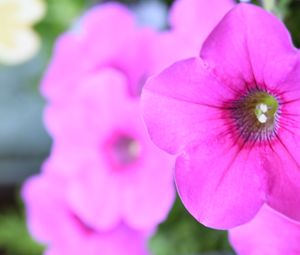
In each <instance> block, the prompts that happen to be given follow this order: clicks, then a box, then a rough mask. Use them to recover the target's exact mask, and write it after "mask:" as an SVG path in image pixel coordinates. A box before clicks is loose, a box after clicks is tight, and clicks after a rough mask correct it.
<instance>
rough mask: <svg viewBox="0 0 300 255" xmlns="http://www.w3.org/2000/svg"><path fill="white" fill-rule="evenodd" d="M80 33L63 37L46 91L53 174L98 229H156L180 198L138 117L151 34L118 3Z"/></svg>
mask: <svg viewBox="0 0 300 255" xmlns="http://www.w3.org/2000/svg"><path fill="white" fill-rule="evenodd" d="M80 26H81V28H80V32H79V34H76V35H74V34H71V35H70V34H66V35H65V36H62V37H61V39H60V42H59V44H58V47H57V51H56V52H55V56H54V59H53V61H52V64H51V65H50V68H49V70H48V72H47V74H46V78H45V80H44V82H43V85H42V89H43V93H44V95H46V96H47V98H48V100H49V101H50V103H49V105H48V106H47V108H46V113H45V122H46V126H47V128H48V130H49V132H50V134H51V135H52V137H53V139H54V145H53V149H52V153H51V156H50V161H51V162H52V163H51V164H53V167H51V170H50V171H56V172H59V173H60V174H62V175H65V176H67V178H68V180H69V184H68V188H67V193H68V195H67V197H68V200H69V201H70V206H71V207H72V209H73V210H74V211H76V212H77V214H78V215H79V216H80V217H81V218H82V219H84V221H85V222H87V223H88V224H89V225H91V226H93V227H94V228H96V229H99V230H103V229H110V228H112V227H114V226H116V225H118V224H119V222H120V221H124V222H126V224H128V225H129V226H131V227H133V228H136V229H147V228H153V227H155V226H156V225H157V224H159V223H160V222H162V221H163V220H164V219H165V218H166V217H167V214H168V212H169V210H170V208H171V206H172V204H173V201H174V197H175V190H174V183H173V171H172V168H173V164H174V160H173V158H172V157H170V156H169V155H168V154H167V153H165V152H164V151H162V150H160V149H158V148H157V147H156V146H155V145H154V144H153V143H152V141H151V140H150V138H149V136H148V133H147V131H146V128H145V126H144V123H143V121H142V118H141V114H140V110H139V100H140V98H139V96H138V94H139V93H138V87H139V86H141V82H142V81H143V80H144V79H145V78H146V77H147V75H146V74H147V72H148V71H147V70H148V69H150V66H151V63H152V62H151V61H152V60H151V58H150V57H149V58H148V55H150V54H151V51H150V50H149V48H148V47H150V45H151V42H152V41H151V40H148V39H149V38H150V37H151V36H150V37H148V35H149V34H151V33H152V32H151V33H148V32H149V31H150V30H149V29H143V28H140V27H138V26H136V24H135V23H134V19H133V17H132V14H131V13H130V12H129V11H128V10H127V9H126V8H125V7H122V6H121V5H118V4H115V3H113V4H104V5H102V6H99V7H96V8H95V9H94V10H91V11H90V12H89V13H88V14H86V15H85V17H84V18H83V20H82V22H81V25H80ZM152 35H153V34H152ZM151 38H152V37H151ZM145 75H146V76H145Z"/></svg>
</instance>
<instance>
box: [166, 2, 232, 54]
mask: <svg viewBox="0 0 300 255" xmlns="http://www.w3.org/2000/svg"><path fill="white" fill-rule="evenodd" d="M233 6H234V2H233V1H232V0H210V1H206V0H178V1H175V3H174V5H173V6H172V8H171V12H170V24H171V27H172V29H173V30H174V31H176V32H179V33H181V34H184V35H185V36H186V37H187V38H193V40H195V41H196V42H197V44H198V50H200V48H201V44H202V43H203V41H204V40H205V39H206V37H207V36H208V35H209V34H210V32H211V31H212V30H213V29H214V27H215V26H216V25H217V24H218V23H219V22H220V20H221V19H222V18H223V16H224V15H225V14H226V13H227V12H228V11H229V10H230V9H231V8H232V7H233ZM211 10H213V11H211ZM195 34H196V35H197V36H195ZM191 35H192V36H191Z"/></svg>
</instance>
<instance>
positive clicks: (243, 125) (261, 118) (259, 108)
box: [231, 90, 279, 141]
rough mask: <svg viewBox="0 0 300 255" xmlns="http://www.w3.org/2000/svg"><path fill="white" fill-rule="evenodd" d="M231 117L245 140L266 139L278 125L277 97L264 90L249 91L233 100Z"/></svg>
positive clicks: (272, 135)
mask: <svg viewBox="0 0 300 255" xmlns="http://www.w3.org/2000/svg"><path fill="white" fill-rule="evenodd" d="M231 109H232V117H233V119H234V122H235V123H236V125H237V129H238V130H239V132H240V137H243V138H244V139H245V140H247V141H248V140H260V141H261V140H268V139H270V138H272V137H274V136H275V134H276V131H277V126H278V123H277V122H278V114H279V113H278V112H279V102H278V99H277V98H276V97H275V96H273V95H271V94H269V93H268V92H265V91H260V90H255V91H250V92H248V93H247V94H246V95H244V96H242V97H241V98H240V99H238V100H237V101H234V102H233V107H231Z"/></svg>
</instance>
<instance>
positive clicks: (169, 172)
mask: <svg viewBox="0 0 300 255" xmlns="http://www.w3.org/2000/svg"><path fill="white" fill-rule="evenodd" d="M142 130H143V129H142ZM143 131H144V132H145V133H144V137H143V138H144V139H143V145H142V146H143V147H144V150H143V152H142V155H141V156H142V158H141V159H140V162H139V163H138V164H137V166H136V167H135V169H132V172H131V173H126V176H125V175H124V176H123V178H124V179H123V184H124V192H123V196H122V197H123V198H122V208H124V218H125V220H126V222H127V223H128V225H130V226H132V227H135V228H138V229H150V228H153V227H155V226H157V225H158V224H160V223H162V222H163V221H164V220H165V219H166V218H167V216H168V212H169V211H170V209H171V207H172V205H173V202H174V199H175V185H174V178H173V167H174V158H173V157H171V156H170V155H168V154H167V153H165V152H164V151H162V150H160V149H158V148H157V147H156V146H155V145H154V144H153V143H152V142H151V141H150V138H149V137H148V135H147V134H146V130H143Z"/></svg>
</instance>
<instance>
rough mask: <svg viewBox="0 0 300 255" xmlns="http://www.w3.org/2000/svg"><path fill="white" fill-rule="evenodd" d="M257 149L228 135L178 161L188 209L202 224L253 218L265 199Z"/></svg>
mask: <svg viewBox="0 0 300 255" xmlns="http://www.w3.org/2000/svg"><path fill="white" fill-rule="evenodd" d="M260 164H261V155H260V152H259V150H257V149H256V148H254V147H253V148H251V147H250V148H239V147H238V146H235V145H234V144H232V141H230V140H228V138H227V137H226V136H223V137H216V139H215V140H211V141H207V142H206V143H203V144H199V146H198V147H196V148H191V149H190V150H188V151H187V152H186V154H183V155H181V156H180V157H179V158H178V159H177V163H176V173H175V176H176V184H177V188H178V192H179V195H180V197H181V200H182V201H183V204H184V205H185V207H186V208H187V210H188V211H189V212H190V213H191V214H192V215H193V216H194V217H195V218H196V219H197V220H198V221H199V222H201V223H202V224H204V225H206V226H208V227H212V228H217V229H229V228H232V227H235V226H238V225H241V224H243V223H245V222H247V221H249V220H250V219H252V218H253V217H254V215H255V214H256V213H257V211H258V210H259V209H260V207H261V206H262V204H263V202H264V196H265V179H266V177H265V173H264V172H263V171H262V169H261V166H260Z"/></svg>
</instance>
